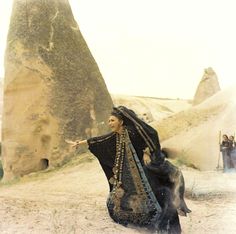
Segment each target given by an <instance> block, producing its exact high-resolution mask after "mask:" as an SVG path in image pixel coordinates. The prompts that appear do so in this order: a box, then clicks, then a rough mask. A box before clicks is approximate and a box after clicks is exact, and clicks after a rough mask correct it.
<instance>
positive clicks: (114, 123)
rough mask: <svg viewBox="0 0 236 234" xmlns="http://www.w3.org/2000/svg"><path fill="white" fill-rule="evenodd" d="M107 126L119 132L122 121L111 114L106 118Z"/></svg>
mask: <svg viewBox="0 0 236 234" xmlns="http://www.w3.org/2000/svg"><path fill="white" fill-rule="evenodd" d="M108 126H109V127H110V128H111V130H112V131H113V132H120V131H121V130H122V126H123V121H122V120H120V119H118V118H117V117H116V116H114V115H111V116H110V117H109V119H108Z"/></svg>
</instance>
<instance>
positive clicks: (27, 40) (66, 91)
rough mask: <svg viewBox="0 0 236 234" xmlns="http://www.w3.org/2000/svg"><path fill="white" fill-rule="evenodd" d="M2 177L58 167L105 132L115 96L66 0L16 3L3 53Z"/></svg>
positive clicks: (19, 1)
mask: <svg viewBox="0 0 236 234" xmlns="http://www.w3.org/2000/svg"><path fill="white" fill-rule="evenodd" d="M5 71H6V73H5V80H4V111H3V136H2V140H3V152H2V154H3V165H4V178H5V179H6V180H8V179H12V178H14V177H15V176H16V177H17V176H21V175H24V174H27V173H30V172H32V171H37V170H41V169H44V168H46V167H47V166H48V164H49V166H57V165H59V164H61V163H62V162H63V160H66V158H67V157H69V155H68V144H67V143H65V139H78V138H85V137H88V136H91V135H97V134H99V133H102V132H103V129H105V128H104V125H103V123H104V121H106V118H107V116H108V114H109V112H110V109H111V107H112V105H113V104H112V100H111V97H110V95H109V93H108V90H107V87H106V85H105V83H104V80H103V78H102V76H101V74H100V71H99V69H98V66H97V64H96V62H95V60H94V58H93V56H92V55H91V53H90V51H89V49H88V47H87V45H86V42H85V41H84V39H83V36H82V35H81V33H80V30H79V27H78V25H77V23H76V21H75V20H74V17H73V15H72V11H71V8H70V5H69V2H68V0H59V1H58V0H50V1H49V0H46V1H35V0H28V1H21V0H15V1H14V3H13V10H12V16H11V23H10V28H9V33H8V39H7V50H6V55H5Z"/></svg>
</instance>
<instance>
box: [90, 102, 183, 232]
mask: <svg viewBox="0 0 236 234" xmlns="http://www.w3.org/2000/svg"><path fill="white" fill-rule="evenodd" d="M114 109H115V110H117V111H119V114H120V115H121V116H122V118H123V120H124V124H125V129H126V130H127V133H128V136H129V139H130V144H131V146H130V147H131V148H132V149H133V151H134V153H132V157H133V158H135V155H136V160H135V164H136V167H137V168H138V171H139V176H140V177H141V180H142V186H141V187H143V188H144V190H145V193H146V195H145V196H146V198H145V199H144V200H142V199H141V200H140V201H145V202H146V203H147V204H148V203H155V204H148V205H147V204H146V205H147V207H149V208H148V209H149V210H148V211H147V212H146V213H145V212H144V213H143V214H141V213H140V214H136V213H135V214H133V215H130V214H132V208H131V206H130V202H131V201H132V199H133V200H134V199H137V195H138V193H137V187H135V181H134V173H133V174H132V172H131V170H130V163H129V162H128V159H127V155H125V157H124V163H123V164H124V165H123V170H122V185H121V186H120V188H119V190H120V191H119V192H117V194H118V196H120V197H119V199H118V201H119V203H116V204H114V199H113V198H112V196H111V195H112V192H114V187H113V186H112V185H111V184H110V183H109V186H110V195H109V197H108V200H107V207H108V211H109V214H110V216H111V217H112V218H113V220H114V221H116V222H118V223H121V224H123V225H127V224H128V223H133V224H136V225H139V226H147V227H149V228H151V229H155V230H158V231H165V232H166V233H181V228H180V223H179V218H178V214H177V210H176V207H174V205H173V202H172V200H173V193H172V191H171V189H172V188H173V181H170V179H169V178H170V177H169V176H168V175H169V174H172V175H173V174H174V173H175V172H176V171H177V169H176V168H175V167H173V166H172V165H170V164H169V163H168V162H166V161H164V159H163V157H162V155H161V147H160V143H159V138H158V134H157V131H156V130H155V129H153V128H152V127H151V126H149V125H147V124H146V123H145V122H143V121H142V120H140V119H139V118H138V117H137V116H136V115H135V113H134V112H133V111H131V110H129V109H127V108H126V107H123V106H122V107H118V108H114ZM116 137H117V134H116V133H109V134H107V135H104V136H99V137H93V138H90V139H88V145H89V150H90V151H91V152H92V153H93V154H94V155H95V156H96V157H97V158H98V160H99V162H100V164H101V166H102V168H103V171H104V173H105V175H106V177H107V180H108V181H109V179H110V178H111V177H113V176H114V174H113V172H112V169H113V167H114V162H115V158H116V154H117V152H116ZM130 147H129V148H130ZM146 147H148V148H149V149H150V152H151V163H150V165H149V166H148V167H146V166H145V165H144V163H143V150H144V149H145V148H146ZM126 154H127V153H126ZM138 165H139V166H138ZM143 178H144V181H143ZM160 181H161V182H160ZM166 183H167V186H166V185H165V184H166ZM136 184H137V183H136ZM148 188H149V189H148ZM147 190H151V191H148V192H147ZM119 193H120V194H121V195H120V194H119ZM152 196H154V197H155V199H156V200H155V199H154V198H153V197H152ZM138 197H139V196H138ZM150 197H152V198H150ZM116 200H117V199H116ZM138 200H139V199H138ZM153 201H154V202H153ZM117 204H119V209H118V211H117V206H118V205H117ZM137 204H139V203H137ZM152 205H154V206H152ZM159 205H160V206H161V208H162V211H161V212H160V209H158V207H160V206H159ZM140 206H141V205H140ZM142 209H144V210H145V208H142ZM120 210H121V212H120Z"/></svg>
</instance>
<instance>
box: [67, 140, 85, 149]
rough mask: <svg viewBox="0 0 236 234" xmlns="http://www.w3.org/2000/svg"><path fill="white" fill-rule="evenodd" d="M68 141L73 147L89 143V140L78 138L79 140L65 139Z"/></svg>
mask: <svg viewBox="0 0 236 234" xmlns="http://www.w3.org/2000/svg"><path fill="white" fill-rule="evenodd" d="M65 142H66V143H68V144H70V145H71V147H72V148H74V147H75V148H76V147H78V146H79V145H84V144H87V140H82V141H81V140H77V141H71V140H65Z"/></svg>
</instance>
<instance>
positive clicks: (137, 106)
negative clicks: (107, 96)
mask: <svg viewBox="0 0 236 234" xmlns="http://www.w3.org/2000/svg"><path fill="white" fill-rule="evenodd" d="M111 96H112V99H113V102H114V105H115V106H119V105H124V106H127V107H128V108H130V109H133V110H134V111H135V112H136V113H137V114H138V115H139V116H140V117H141V118H145V116H147V117H148V120H149V121H147V122H152V121H155V120H160V119H163V118H165V117H167V116H170V115H173V114H174V113H177V112H179V111H182V110H184V109H187V108H188V107H190V106H191V104H190V101H189V100H181V99H168V98H155V97H142V96H128V95H114V94H112V95H111Z"/></svg>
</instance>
